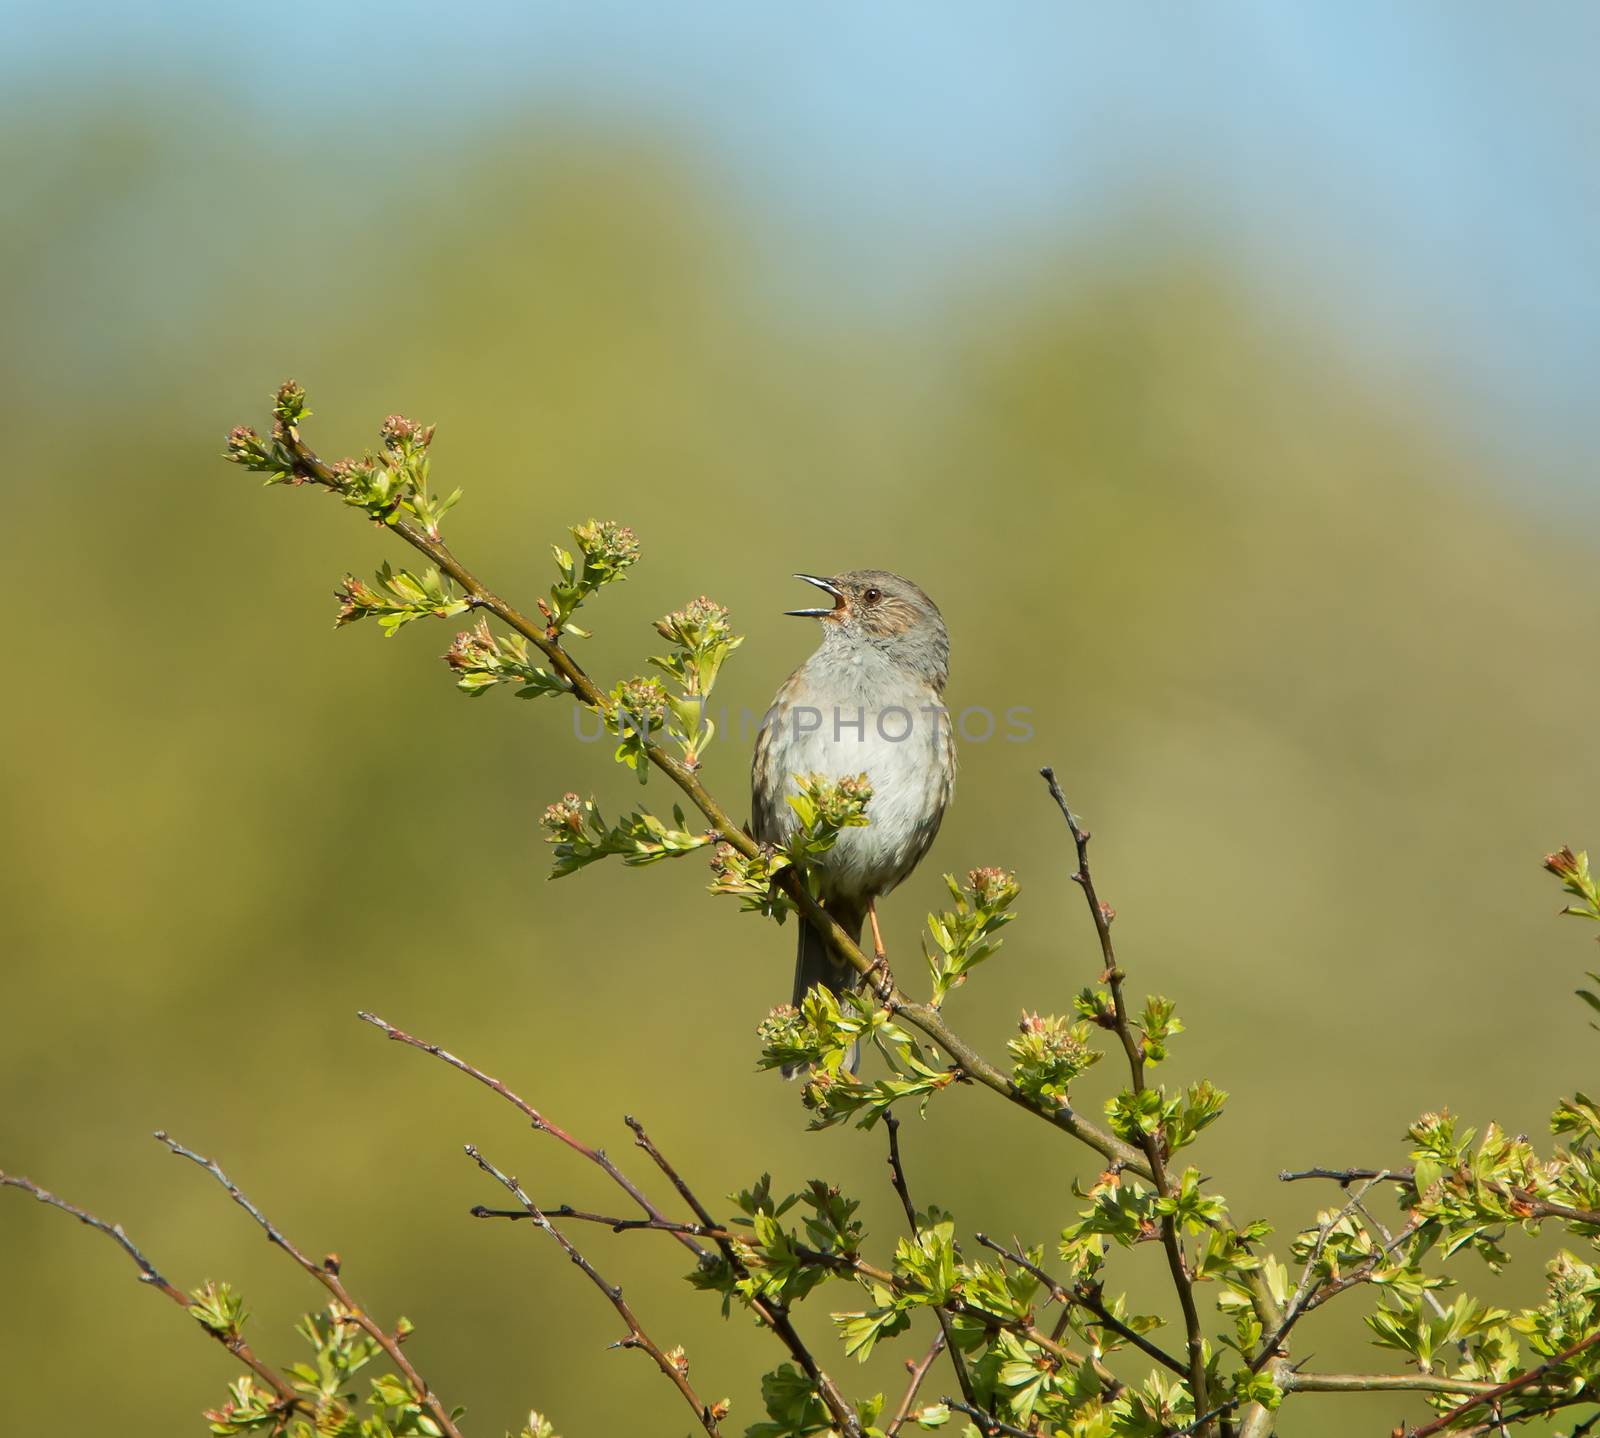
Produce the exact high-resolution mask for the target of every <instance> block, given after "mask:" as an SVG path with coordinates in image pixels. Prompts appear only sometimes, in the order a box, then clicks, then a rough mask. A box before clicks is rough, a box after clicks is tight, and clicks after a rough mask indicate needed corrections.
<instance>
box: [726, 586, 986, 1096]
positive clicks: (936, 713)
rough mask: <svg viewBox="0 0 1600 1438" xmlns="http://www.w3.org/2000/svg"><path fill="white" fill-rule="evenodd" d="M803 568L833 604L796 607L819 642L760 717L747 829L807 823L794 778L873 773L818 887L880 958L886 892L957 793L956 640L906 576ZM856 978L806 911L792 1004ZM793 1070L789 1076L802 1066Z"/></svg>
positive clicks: (779, 832) (767, 836) (772, 837)
mask: <svg viewBox="0 0 1600 1438" xmlns="http://www.w3.org/2000/svg"><path fill="white" fill-rule="evenodd" d="M794 577H795V578H796V579H800V580H804V581H805V582H806V583H807V584H813V585H815V586H816V587H817V588H818V589H820V590H822V591H823V593H824V594H826V595H827V596H828V598H829V600H830V602H829V603H828V604H825V605H822V606H819V607H816V608H810V609H790V610H787V611H786V613H787V614H789V615H792V616H794V617H796V618H810V619H816V620H817V621H818V623H819V624H820V626H821V629H822V643H821V644H820V645H819V646H818V648H817V651H816V653H814V654H813V655H812V656H811V657H810V658H809V659H808V660H807V661H806V662H805V663H804V664H802V665H801V666H800V667H799V668H798V669H797V670H795V672H794V673H793V674H791V675H790V676H789V677H788V678H787V679H786V680H785V681H784V682H783V684H782V686H781V687H780V688H779V690H778V692H777V695H776V697H775V698H774V699H773V702H772V706H771V708H770V709H768V711H767V713H766V715H765V717H764V719H763V721H762V724H761V728H760V732H759V734H758V736H757V739H756V747H755V754H754V756H753V758H752V760H751V767H750V808H751V832H752V834H753V836H754V837H755V838H756V839H757V840H758V841H760V842H762V843H766V844H772V845H775V846H780V847H781V846H782V845H783V844H784V843H786V842H787V841H788V839H789V838H790V837H791V836H792V834H793V832H794V830H795V827H796V825H797V824H798V823H799V819H798V816H797V815H796V814H795V812H794V810H793V808H792V807H791V806H790V805H789V803H788V802H787V800H788V796H789V795H790V794H791V793H793V792H794V785H795V780H796V778H797V777H800V776H809V775H812V774H822V775H823V776H825V777H826V778H828V779H830V780H835V781H837V780H839V779H843V778H849V777H853V776H855V775H858V774H863V773H864V774H865V775H866V776H867V779H868V782H869V783H870V784H871V786H872V798H871V800H870V801H869V802H868V805H867V821H868V822H867V824H866V825H865V826H864V827H851V828H846V829H844V830H842V831H841V832H840V834H839V836H838V838H837V839H836V840H835V842H834V844H833V847H832V848H830V849H829V850H827V851H826V852H825V853H824V854H823V855H822V856H821V858H820V860H819V863H818V868H819V871H820V872H819V876H818V877H819V888H818V897H819V899H820V900H821V902H822V906H823V908H824V909H825V910H826V912H827V913H828V914H829V915H830V916H831V917H832V918H833V919H834V920H835V921H836V922H837V923H838V924H839V926H840V927H841V928H843V929H844V931H845V932H846V933H847V934H849V935H850V937H851V938H852V939H853V940H856V941H857V942H859V941H860V938H861V928H862V924H863V922H867V923H870V925H871V928H872V947H873V954H874V958H875V962H877V963H879V964H883V963H885V961H886V950H885V948H884V943H883V936H882V934H881V932H880V930H879V928H878V913H877V900H878V899H879V898H880V897H881V896H882V895H884V894H887V893H888V892H889V891H890V890H891V889H893V888H894V887H895V886H896V885H897V884H899V883H900V882H901V881H902V880H904V879H905V878H906V877H907V875H909V874H910V873H911V871H912V870H913V869H914V868H916V866H917V864H918V863H919V862H920V861H921V859H922V857H923V855H924V854H926V853H927V852H928V849H929V846H930V845H932V843H933V840H934V836H935V835H936V834H938V832H939V825H940V823H941V821H942V820H943V819H944V814H945V809H946V808H947V807H948V806H949V803H950V797H951V794H952V792H953V790H954V785H955V766H956V758H955V742H954V735H953V734H952V732H951V725H950V715H949V711H948V710H947V709H946V708H945V704H944V697H943V696H944V688H945V682H946V680H947V679H948V677H949V672H950V637H949V634H948V632H947V630H946V629H945V623H944V618H943V616H941V615H940V613H939V609H938V606H937V605H935V604H934V602H933V601H932V600H931V599H929V598H928V596H927V595H926V594H925V593H923V591H922V590H921V589H919V588H918V587H917V586H916V585H915V584H913V583H912V582H911V581H910V580H909V579H905V578H903V577H902V576H900V575H898V574H892V573H890V572H889V571H887V570H883V569H853V570H849V571H847V572H846V573H843V574H836V575H834V576H832V577H831V578H823V577H821V576H818V575H815V574H796V575H795V576H794ZM860 982H861V976H860V975H858V974H857V973H855V971H854V970H852V969H851V968H850V967H849V966H848V965H846V964H844V963H843V962H842V961H840V960H839V959H837V958H835V956H834V954H833V951H832V950H831V949H830V948H829V947H828V942H827V940H826V938H824V936H823V934H822V932H821V931H820V930H819V929H817V928H816V927H815V926H814V925H813V924H811V923H809V922H807V921H806V920H805V919H804V917H802V918H801V921H800V933H799V938H798V947H797V951H796V955H795V968H794V1005H795V1007H796V1008H798V1007H799V1006H800V1004H801V1002H802V1001H803V1000H804V999H805V996H806V994H807V993H808V992H809V990H810V989H811V988H812V987H813V986H814V985H817V984H821V985H823V986H825V987H826V988H828V989H830V990H831V991H833V992H834V993H845V992H847V991H849V990H851V989H853V988H855V987H857V986H858V985H859V984H860ZM858 1049H859V1046H858ZM859 1057H860V1055H859V1052H858V1051H857V1050H852V1052H851V1054H850V1055H849V1062H848V1067H849V1069H850V1071H851V1072H852V1073H854V1072H855V1070H856V1068H857V1065H858V1063H859ZM784 1072H785V1076H786V1077H793V1076H794V1072H795V1070H790V1069H787V1068H786V1069H785V1070H784Z"/></svg>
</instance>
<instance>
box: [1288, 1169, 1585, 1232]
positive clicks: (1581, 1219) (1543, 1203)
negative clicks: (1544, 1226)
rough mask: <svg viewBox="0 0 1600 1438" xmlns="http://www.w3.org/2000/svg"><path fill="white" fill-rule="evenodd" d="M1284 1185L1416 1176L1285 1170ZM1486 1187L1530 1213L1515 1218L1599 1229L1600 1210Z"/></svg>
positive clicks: (1488, 1183)
mask: <svg viewBox="0 0 1600 1438" xmlns="http://www.w3.org/2000/svg"><path fill="white" fill-rule="evenodd" d="M1278 1178H1279V1181H1280V1182H1283V1183H1296V1182H1298V1181H1299V1180H1301V1179H1306V1178H1326V1179H1331V1180H1332V1181H1333V1182H1334V1183H1337V1184H1338V1185H1339V1186H1340V1187H1341V1188H1348V1187H1349V1185H1350V1184H1352V1183H1355V1182H1357V1181H1358V1180H1360V1179H1364V1178H1390V1179H1393V1180H1394V1181H1395V1182H1397V1183H1404V1184H1410V1185H1412V1186H1415V1184H1416V1175H1415V1172H1414V1171H1413V1170H1412V1169H1410V1168H1387V1169H1385V1168H1302V1169H1293V1170H1291V1169H1285V1170H1284V1171H1283V1172H1282V1173H1280V1174H1279V1175H1278ZM1483 1186H1484V1187H1485V1188H1488V1189H1492V1190H1493V1191H1494V1192H1496V1193H1498V1194H1501V1195H1502V1196H1503V1197H1504V1198H1506V1199H1507V1200H1508V1201H1509V1202H1510V1203H1511V1204H1513V1205H1514V1206H1515V1207H1516V1208H1517V1209H1526V1210H1527V1212H1525V1213H1524V1212H1518V1213H1516V1214H1515V1215H1514V1216H1515V1217H1516V1218H1517V1219H1518V1220H1526V1219H1530V1218H1559V1219H1564V1220H1565V1221H1566V1222H1568V1223H1582V1224H1585V1225H1587V1226H1588V1227H1590V1228H1600V1209H1594V1208H1574V1207H1573V1206H1572V1205H1571V1204H1566V1203H1558V1202H1557V1201H1556V1200H1555V1199H1550V1198H1545V1197H1544V1196H1543V1195H1542V1194H1538V1193H1535V1192H1534V1191H1533V1190H1532V1189H1531V1188H1518V1187H1517V1186H1516V1185H1515V1184H1510V1183H1497V1182H1495V1181H1494V1180H1493V1179H1487V1180H1483Z"/></svg>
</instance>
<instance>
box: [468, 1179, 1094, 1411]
mask: <svg viewBox="0 0 1600 1438" xmlns="http://www.w3.org/2000/svg"><path fill="white" fill-rule="evenodd" d="M549 1212H550V1213H551V1214H552V1215H554V1216H556V1217H563V1218H572V1219H577V1220H578V1221H579V1222H583V1223H596V1224H602V1225H604V1226H605V1227H607V1228H609V1229H610V1230H611V1231H612V1232H613V1233H628V1232H634V1231H655V1232H657V1233H681V1232H685V1231H693V1232H695V1233H697V1234H699V1235H700V1236H701V1237H703V1238H709V1239H711V1240H712V1241H713V1242H727V1243H737V1244H748V1243H749V1242H750V1236H749V1235H748V1234H740V1233H736V1232H734V1231H733V1230H732V1229H727V1228H707V1227H705V1225H703V1224H684V1223H674V1222H673V1221H672V1220H671V1219H667V1220H660V1221H658V1220H655V1219H631V1218H615V1217H613V1216H611V1215H610V1214H604V1213H588V1212H585V1211H584V1210H582V1209H575V1208H570V1207H567V1206H566V1205H563V1206H562V1207H561V1208H560V1209H551V1210H549ZM472 1215H473V1217H474V1218H504V1219H511V1220H516V1219H521V1218H527V1217H530V1216H531V1215H529V1214H527V1213H523V1212H518V1211H517V1210H516V1209H502V1208H484V1207H483V1206H481V1205H480V1206H478V1207H476V1208H474V1209H473V1210H472ZM791 1251H792V1253H793V1254H794V1256H795V1258H796V1259H798V1260H799V1261H800V1262H801V1263H804V1264H810V1265H811V1266H812V1267H815V1268H826V1269H829V1270H830V1271H832V1272H834V1273H844V1274H851V1275H853V1276H854V1277H856V1278H862V1279H866V1280H867V1281H868V1282H869V1283H876V1284H879V1285H880V1286H882V1287H884V1288H887V1289H889V1290H890V1291H891V1292H893V1293H896V1294H899V1295H901V1296H902V1297H915V1298H924V1297H926V1296H927V1295H926V1290H924V1289H921V1288H917V1287H914V1286H913V1285H911V1284H909V1283H907V1282H906V1281H905V1279H903V1278H901V1277H900V1276H899V1275H898V1274H895V1273H892V1272H890V1271H889V1270H888V1269H887V1268H879V1267H878V1266H877V1265H876V1264H873V1263H869V1262H868V1261H867V1260H866V1259H864V1258H862V1257H861V1256H860V1255H859V1254H854V1253H829V1252H827V1251H826V1250H824V1249H820V1248H811V1247H808V1246H807V1245H806V1244H803V1243H796V1244H794V1245H793V1246H792V1249H791ZM926 1306H927V1307H930V1308H934V1309H936V1310H938V1309H942V1310H943V1311H944V1312H946V1313H951V1314H955V1315H956V1316H958V1317H961V1318H970V1319H971V1320H972V1321H973V1322H974V1323H979V1324H982V1325H983V1326H984V1327H985V1328H987V1329H989V1330H991V1331H999V1330H1004V1331H1005V1332H1007V1333H1012V1334H1015V1335H1016V1336H1017V1337H1018V1338H1022V1339H1026V1340H1027V1341H1028V1342H1029V1343H1031V1344H1033V1345H1034V1346H1035V1347H1036V1348H1040V1349H1043V1350H1044V1352H1046V1353H1048V1354H1049V1355H1050V1356H1051V1357H1052V1358H1053V1359H1055V1361H1056V1362H1057V1363H1060V1364H1062V1365H1064V1366H1068V1367H1072V1368H1081V1367H1082V1366H1083V1365H1084V1364H1085V1363H1088V1364H1089V1365H1090V1366H1091V1367H1092V1368H1093V1369H1094V1371H1095V1374H1096V1376H1097V1377H1098V1378H1099V1379H1100V1381H1101V1382H1102V1383H1103V1384H1104V1385H1105V1386H1106V1388H1107V1389H1109V1390H1110V1391H1112V1392H1113V1393H1116V1392H1120V1391H1121V1390H1122V1389H1123V1387H1124V1386H1125V1385H1124V1384H1123V1383H1122V1381H1121V1380H1120V1379H1119V1378H1117V1376H1116V1375H1115V1374H1114V1373H1112V1372H1111V1371H1110V1370H1109V1369H1107V1368H1106V1367H1105V1365H1104V1364H1103V1363H1100V1362H1099V1361H1098V1360H1096V1359H1093V1358H1085V1357H1083V1356H1082V1355H1080V1354H1077V1353H1074V1352H1073V1351H1072V1350H1071V1349H1070V1348H1067V1347H1065V1346H1064V1345H1063V1344H1061V1343H1059V1342H1058V1341H1057V1340H1056V1339H1054V1338H1052V1337H1050V1335H1049V1334H1047V1333H1042V1332H1040V1331H1039V1329H1038V1328H1036V1327H1035V1326H1034V1325H1033V1324H1031V1323H1029V1322H1027V1321H1026V1320H1024V1319H1018V1318H1007V1317H1006V1316H1005V1315H1004V1314H1001V1313H991V1312H990V1311H989V1310H988V1309H987V1308H979V1307H978V1306H977V1305H976V1304H972V1303H969V1302H968V1301H967V1300H966V1299H965V1298H963V1297H961V1295H960V1294H958V1293H952V1294H951V1295H950V1296H949V1297H948V1298H946V1299H945V1301H944V1302H943V1303H940V1304H928V1305H926Z"/></svg>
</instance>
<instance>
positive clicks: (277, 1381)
mask: <svg viewBox="0 0 1600 1438" xmlns="http://www.w3.org/2000/svg"><path fill="white" fill-rule="evenodd" d="M0 1186H3V1187H6V1188H15V1189H19V1190H21V1191H22V1192H23V1193H28V1194H32V1195H33V1197H34V1198H36V1199H38V1200H39V1202H40V1203H44V1204H48V1205H49V1206H50V1207H51V1208H57V1209H60V1210H61V1212H62V1213H65V1214H70V1215H71V1216H72V1217H73V1218H75V1219H77V1220H78V1222H79V1223H82V1224H87V1225H88V1226H89V1227H90V1228H92V1229H95V1230H97V1231H98V1232H100V1233H103V1234H105V1236H106V1237H107V1238H109V1239H111V1241H112V1242H113V1243H115V1244H116V1245H117V1246H118V1247H119V1248H121V1249H122V1251H123V1252H124V1253H126V1254H127V1255H128V1257H129V1258H131V1259H132V1260H133V1262H134V1265H135V1266H136V1267H137V1268H138V1270H139V1282H140V1283H147V1284H149V1285H150V1286H151V1287H152V1288H154V1289H155V1290H156V1291H157V1292H158V1293H161V1294H164V1295H165V1296H166V1297H168V1298H170V1299H171V1300H172V1301H173V1302H174V1303H176V1304H177V1305H178V1307H179V1308H181V1309H183V1310H184V1311H185V1312H186V1313H188V1314H189V1315H190V1316H191V1317H193V1314H194V1300H193V1299H192V1298H190V1297H189V1295H188V1294H186V1293H185V1292H184V1291H183V1290H182V1289H181V1288H179V1287H178V1286H177V1284H175V1283H170V1282H168V1281H167V1279H165V1278H164V1277H162V1275H161V1273H160V1272H159V1271H158V1270H157V1268H156V1266H155V1264H153V1263H151V1262H150V1260H149V1259H148V1258H146V1257H145V1256H144V1254H143V1253H141V1252H140V1251H139V1249H138V1247H137V1246H136V1245H135V1244H134V1242H133V1240H132V1239H131V1238H129V1237H128V1235H127V1234H126V1233H125V1232H123V1228H122V1225H121V1224H120V1223H107V1222H106V1221H105V1219H103V1218H97V1217H96V1216H95V1215H94V1214H92V1213H90V1212H89V1211H88V1210H87V1209H82V1208H79V1207H78V1206H77V1205H76V1204H74V1203H68V1202H67V1201H66V1199H64V1198H61V1197H59V1196H58V1195H57V1194H54V1193H51V1192H50V1190H49V1189H47V1188H41V1187H40V1186H39V1185H38V1184H36V1183H35V1182H34V1181H33V1180H32V1179H30V1178H24V1177H22V1176H21V1175H20V1174H15V1173H0ZM200 1327H201V1328H202V1329H204V1330H205V1332H207V1333H208V1334H210V1335H211V1337H213V1338H215V1339H216V1340H217V1342H218V1343H220V1344H221V1345H222V1346H223V1347H224V1348H226V1349H227V1350H228V1352H229V1353H231V1354H233V1356H234V1357H235V1358H237V1359H238V1360H239V1362H241V1363H243V1364H244V1366H245V1367H246V1368H248V1369H249V1370H250V1371H251V1372H252V1373H254V1374H255V1375H256V1377H257V1378H259V1379H261V1381H262V1382H263V1383H265V1384H266V1385H267V1386H268V1387H269V1388H271V1389H272V1391H273V1392H274V1393H276V1394H277V1395H278V1404H277V1406H278V1407H279V1408H280V1409H281V1410H282V1411H283V1412H284V1413H292V1412H310V1411H311V1407H310V1404H308V1403H307V1402H306V1401H305V1399H303V1398H302V1397H301V1396H300V1395H299V1394H298V1393H296V1392H295V1391H294V1389H293V1387H292V1386H290V1383H289V1380H288V1379H286V1378H284V1377H283V1376H282V1375H281V1374H279V1373H277V1372H275V1371H274V1370H273V1369H272V1368H270V1367H269V1366H268V1365H267V1364H266V1363H264V1362H263V1361H262V1360H261V1359H259V1358H257V1357H256V1355H255V1353H254V1352H253V1351H252V1349H251V1347H250V1345H249V1344H248V1343H246V1342H245V1341H244V1339H243V1338H241V1337H240V1336H239V1335H238V1334H237V1333H233V1334H229V1333H223V1332H220V1331H219V1330H217V1329H215V1328H212V1327H210V1326H209V1325H207V1324H204V1323H202V1324H201V1325H200Z"/></svg>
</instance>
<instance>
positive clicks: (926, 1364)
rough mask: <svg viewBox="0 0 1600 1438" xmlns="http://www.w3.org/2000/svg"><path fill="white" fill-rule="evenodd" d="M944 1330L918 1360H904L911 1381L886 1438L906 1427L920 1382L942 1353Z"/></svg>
mask: <svg viewBox="0 0 1600 1438" xmlns="http://www.w3.org/2000/svg"><path fill="white" fill-rule="evenodd" d="M944 1346H945V1339H944V1329H943V1328H940V1330H939V1332H937V1333H936V1334H934V1336H933V1342H932V1343H930V1344H929V1345H928V1351H927V1352H926V1353H925V1354H923V1355H922V1358H921V1359H920V1360H916V1359H911V1358H908V1359H906V1372H907V1373H909V1374H910V1375H911V1381H910V1382H909V1383H908V1384H907V1385H906V1395H905V1397H904V1398H902V1399H901V1400H900V1406H899V1408H897V1409H896V1410H895V1415H894V1418H893V1419H892V1420H891V1422H890V1424H889V1427H888V1429H887V1430H886V1433H887V1438H895V1434H897V1433H898V1432H899V1431H900V1430H901V1429H902V1428H904V1427H905V1425H906V1419H908V1418H909V1417H910V1416H911V1405H912V1404H913V1403H915V1402H916V1401H917V1392H918V1390H919V1389H920V1388H921V1387H922V1380H923V1379H924V1378H926V1377H927V1376H928V1370H929V1369H930V1368H932V1367H933V1361H934V1359H936V1358H937V1357H938V1356H939V1355H940V1353H942V1352H943V1351H944Z"/></svg>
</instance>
